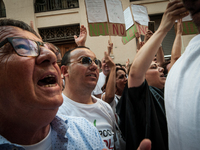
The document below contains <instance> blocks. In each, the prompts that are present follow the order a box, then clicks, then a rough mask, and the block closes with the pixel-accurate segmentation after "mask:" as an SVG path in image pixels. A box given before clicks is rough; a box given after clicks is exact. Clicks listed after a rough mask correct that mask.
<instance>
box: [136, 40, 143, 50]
mask: <svg viewBox="0 0 200 150" xmlns="http://www.w3.org/2000/svg"><path fill="white" fill-rule="evenodd" d="M143 45H144V42H140V43H139V49H137V52H139V50H140V48H141V47H142V46H143Z"/></svg>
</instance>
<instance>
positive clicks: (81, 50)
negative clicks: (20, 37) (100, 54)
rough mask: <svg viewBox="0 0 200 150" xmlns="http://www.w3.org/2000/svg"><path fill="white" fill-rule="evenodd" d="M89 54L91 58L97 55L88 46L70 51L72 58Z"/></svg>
mask: <svg viewBox="0 0 200 150" xmlns="http://www.w3.org/2000/svg"><path fill="white" fill-rule="evenodd" d="M83 56H87V57H91V58H96V55H95V54H94V53H93V52H92V51H91V50H89V49H87V48H77V49H75V50H73V51H72V52H71V53H70V59H71V60H72V59H78V58H80V57H83Z"/></svg>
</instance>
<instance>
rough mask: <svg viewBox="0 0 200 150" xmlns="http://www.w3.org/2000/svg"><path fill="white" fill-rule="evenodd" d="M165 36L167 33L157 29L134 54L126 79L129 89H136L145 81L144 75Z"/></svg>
mask: <svg viewBox="0 0 200 150" xmlns="http://www.w3.org/2000/svg"><path fill="white" fill-rule="evenodd" d="M166 34H167V31H165V30H162V28H161V29H160V28H159V29H158V30H157V31H156V32H155V33H154V34H153V35H152V37H151V38H150V39H149V40H148V41H147V42H146V43H145V44H144V46H142V48H141V49H140V51H139V52H138V53H137V54H136V56H135V58H134V60H133V63H132V65H131V68H130V73H129V78H128V86H129V87H137V86H140V85H141V84H142V82H143V81H144V79H145V73H146V71H147V69H148V68H149V66H150V64H151V62H152V60H153V58H154V56H155V54H156V53H157V51H158V48H159V46H160V44H161V42H162V41H163V39H164V37H165V36H166Z"/></svg>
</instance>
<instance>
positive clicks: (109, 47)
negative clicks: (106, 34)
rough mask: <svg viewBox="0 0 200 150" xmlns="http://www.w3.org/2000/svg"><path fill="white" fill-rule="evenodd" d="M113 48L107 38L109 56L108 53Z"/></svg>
mask: <svg viewBox="0 0 200 150" xmlns="http://www.w3.org/2000/svg"><path fill="white" fill-rule="evenodd" d="M112 49H113V43H111V42H110V40H108V55H109V56H110V53H111V51H112Z"/></svg>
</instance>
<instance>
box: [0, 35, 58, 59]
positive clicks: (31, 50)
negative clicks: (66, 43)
mask: <svg viewBox="0 0 200 150" xmlns="http://www.w3.org/2000/svg"><path fill="white" fill-rule="evenodd" d="M7 43H10V44H11V46H12V47H13V49H14V51H15V52H16V53H17V54H18V55H19V56H23V57H37V56H39V55H40V46H44V47H46V48H47V49H49V50H51V51H52V52H53V53H54V54H55V55H56V57H57V61H60V59H61V58H60V56H61V55H60V50H59V48H58V47H56V46H55V45H53V44H52V43H44V42H38V41H34V40H31V39H26V38H21V37H8V38H6V39H5V40H3V41H2V42H1V43H0V48H1V47H2V46H4V45H5V44H7Z"/></svg>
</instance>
